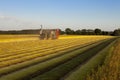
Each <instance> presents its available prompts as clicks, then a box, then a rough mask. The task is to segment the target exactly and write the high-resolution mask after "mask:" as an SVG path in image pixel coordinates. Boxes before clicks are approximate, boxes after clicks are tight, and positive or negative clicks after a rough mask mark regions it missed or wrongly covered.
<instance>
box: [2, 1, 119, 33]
mask: <svg viewBox="0 0 120 80" xmlns="http://www.w3.org/2000/svg"><path fill="white" fill-rule="evenodd" d="M40 25H43V27H44V28H60V29H62V30H64V29H65V28H68V27H69V28H71V29H74V30H76V29H95V28H100V29H102V30H105V31H113V30H114V29H118V28H120V0H0V30H22V29H40Z"/></svg>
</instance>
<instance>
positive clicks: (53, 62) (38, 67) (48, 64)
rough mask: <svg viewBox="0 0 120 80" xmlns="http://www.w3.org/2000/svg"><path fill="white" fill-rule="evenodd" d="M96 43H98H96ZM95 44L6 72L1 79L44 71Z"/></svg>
mask: <svg viewBox="0 0 120 80" xmlns="http://www.w3.org/2000/svg"><path fill="white" fill-rule="evenodd" d="M97 44H98V43H97ZM97 44H93V45H90V46H87V47H85V48H82V49H78V50H75V51H72V52H70V53H69V54H64V55H61V56H58V57H56V58H53V59H50V60H47V61H45V62H42V63H39V64H36V65H31V66H29V67H27V68H24V69H21V70H19V71H16V72H14V73H11V74H8V75H5V76H3V77H2V78H1V80H2V79H3V80H4V79H9V80H15V79H23V78H25V77H28V76H30V75H33V74H34V73H36V72H38V71H39V73H43V72H45V71H46V70H49V69H52V68H54V67H56V66H58V65H60V64H63V63H64V62H66V61H69V60H71V59H72V58H74V57H77V56H78V55H80V54H81V53H82V52H83V51H85V50H87V49H89V48H91V47H92V46H95V45H97Z"/></svg>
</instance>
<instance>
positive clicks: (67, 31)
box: [65, 28, 74, 34]
mask: <svg viewBox="0 0 120 80" xmlns="http://www.w3.org/2000/svg"><path fill="white" fill-rule="evenodd" d="M65 33H66V34H73V33H74V31H73V30H71V29H70V28H66V29H65Z"/></svg>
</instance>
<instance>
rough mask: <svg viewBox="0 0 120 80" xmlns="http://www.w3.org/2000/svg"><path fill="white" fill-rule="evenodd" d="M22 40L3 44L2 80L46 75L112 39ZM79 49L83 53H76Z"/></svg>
mask: <svg viewBox="0 0 120 80" xmlns="http://www.w3.org/2000/svg"><path fill="white" fill-rule="evenodd" d="M2 37H3V36H2ZM2 37H0V38H2ZM5 38H6V36H5ZM5 38H4V39H5ZM18 38H21V39H23V40H22V41H19V40H17V39H14V37H12V36H11V37H10V39H13V40H14V41H13V42H12V41H8V42H3V43H2V41H1V42H0V68H1V69H0V77H1V78H0V80H1V79H9V80H10V79H11V80H15V79H24V78H25V77H28V76H29V75H33V74H34V73H36V72H38V71H41V72H46V71H47V70H49V69H52V68H54V67H55V66H58V65H62V63H63V62H66V61H68V60H71V59H72V58H74V57H76V56H77V55H79V54H81V53H82V51H84V50H87V49H88V48H90V46H92V45H95V43H96V42H99V43H100V42H102V41H104V40H108V39H110V38H112V37H109V36H69V37H65V36H62V37H60V39H58V40H42V41H41V40H34V39H33V40H29V39H30V38H29V36H24V37H22V36H20V37H18ZM24 38H25V40H24ZM32 38H34V37H33V36H32ZM35 38H36V37H35ZM7 39H8V38H6V40H7ZM26 39H28V40H26ZM93 43H94V44H93ZM88 45H89V46H88ZM79 50H80V53H76V54H74V53H72V52H73V51H79ZM30 71H31V72H30ZM15 74H16V75H15ZM23 74H24V75H23Z"/></svg>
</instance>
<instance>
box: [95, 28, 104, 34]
mask: <svg viewBox="0 0 120 80" xmlns="http://www.w3.org/2000/svg"><path fill="white" fill-rule="evenodd" d="M94 32H95V34H96V35H100V34H101V33H102V31H101V29H98V28H97V29H95V30H94Z"/></svg>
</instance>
